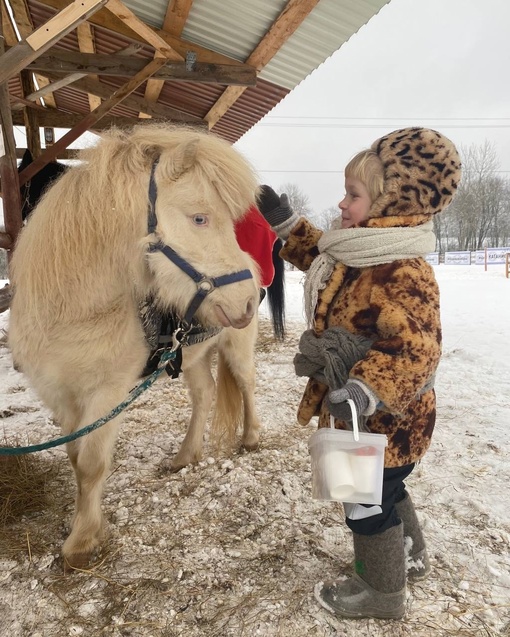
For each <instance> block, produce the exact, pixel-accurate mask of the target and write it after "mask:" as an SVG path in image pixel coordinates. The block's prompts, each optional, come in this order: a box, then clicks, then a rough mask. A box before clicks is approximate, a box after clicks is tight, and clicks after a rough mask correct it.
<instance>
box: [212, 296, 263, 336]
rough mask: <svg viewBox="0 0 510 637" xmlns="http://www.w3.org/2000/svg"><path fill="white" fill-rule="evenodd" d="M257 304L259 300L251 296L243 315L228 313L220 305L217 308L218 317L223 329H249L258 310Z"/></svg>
mask: <svg viewBox="0 0 510 637" xmlns="http://www.w3.org/2000/svg"><path fill="white" fill-rule="evenodd" d="M257 302H258V299H257V298H256V297H254V296H250V298H249V299H248V300H247V301H246V306H245V308H244V310H243V311H242V312H241V314H237V315H236V314H234V313H232V312H229V311H227V310H226V309H225V307H224V306H222V305H220V304H219V303H218V304H216V306H215V310H216V316H217V317H218V320H219V321H220V323H221V325H222V326H223V327H233V328H235V329H237V330H241V329H243V328H244V327H247V326H248V325H249V324H250V322H251V320H252V319H253V317H254V315H255V312H256V310H257Z"/></svg>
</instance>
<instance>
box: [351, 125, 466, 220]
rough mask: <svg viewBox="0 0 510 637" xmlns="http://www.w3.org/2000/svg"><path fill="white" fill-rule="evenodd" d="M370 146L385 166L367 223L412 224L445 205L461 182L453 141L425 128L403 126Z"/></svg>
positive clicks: (457, 156) (439, 210) (428, 217)
mask: <svg viewBox="0 0 510 637" xmlns="http://www.w3.org/2000/svg"><path fill="white" fill-rule="evenodd" d="M371 149H372V150H373V151H375V152H376V153H377V155H378V156H379V158H380V159H381V161H382V163H383V167H384V190H383V193H382V194H381V195H380V196H379V197H378V198H377V199H376V200H375V201H374V202H373V204H372V206H371V208H370V211H369V213H368V217H369V218H368V220H367V221H365V222H362V223H361V224H360V225H364V226H367V227H391V226H416V225H420V224H422V223H424V222H426V221H429V220H430V219H431V218H432V216H433V215H435V214H437V213H439V212H441V211H442V210H444V209H445V208H446V206H448V205H449V204H450V203H451V201H452V199H453V197H454V195H455V191H456V190H457V187H458V185H459V182H460V177H461V162H460V157H459V154H458V152H457V149H456V148H455V145H454V144H453V143H452V142H451V141H450V140H449V139H448V138H447V137H445V136H444V135H441V133H438V132H437V131H435V130H431V129H428V128H417V127H416V128H402V129H400V130H397V131H393V132H392V133H389V134H388V135H385V136H384V137H381V138H380V139H378V140H376V141H375V142H374V143H373V144H372V147H371Z"/></svg>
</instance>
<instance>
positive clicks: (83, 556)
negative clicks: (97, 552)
mask: <svg viewBox="0 0 510 637" xmlns="http://www.w3.org/2000/svg"><path fill="white" fill-rule="evenodd" d="M93 553H94V551H87V552H84V553H70V554H69V555H64V574H66V575H68V574H69V573H72V572H73V571H76V570H83V569H86V568H87V567H88V566H89V565H90V563H91V561H92V556H93Z"/></svg>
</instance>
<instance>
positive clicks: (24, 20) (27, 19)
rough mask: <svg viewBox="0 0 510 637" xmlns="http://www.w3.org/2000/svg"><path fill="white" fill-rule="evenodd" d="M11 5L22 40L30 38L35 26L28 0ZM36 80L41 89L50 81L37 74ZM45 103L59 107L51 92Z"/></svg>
mask: <svg viewBox="0 0 510 637" xmlns="http://www.w3.org/2000/svg"><path fill="white" fill-rule="evenodd" d="M10 5H11V9H12V13H13V16H14V20H15V22H16V27H17V29H18V31H19V34H20V35H21V37H22V38H26V37H28V36H29V35H30V34H31V33H32V31H33V30H34V25H33V22H32V17H31V15H30V13H29V11H28V7H27V5H26V0H13V1H12V2H10ZM35 79H36V81H37V84H38V85H39V87H40V88H44V87H45V86H46V85H47V84H48V80H46V78H44V77H42V75H37V73H36V74H35ZM25 97H27V96H25ZM44 103H45V104H46V105H47V106H49V107H50V108H56V107H57V105H56V103H55V98H54V97H53V95H52V94H51V93H49V92H47V93H46V94H45V97H44Z"/></svg>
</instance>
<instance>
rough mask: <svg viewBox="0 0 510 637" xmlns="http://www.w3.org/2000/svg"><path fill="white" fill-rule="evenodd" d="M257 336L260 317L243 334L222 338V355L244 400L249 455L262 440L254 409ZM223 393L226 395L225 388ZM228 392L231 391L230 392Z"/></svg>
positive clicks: (244, 438) (244, 444)
mask: <svg viewBox="0 0 510 637" xmlns="http://www.w3.org/2000/svg"><path fill="white" fill-rule="evenodd" d="M257 334H258V320H257V317H255V318H254V320H253V321H252V322H251V323H250V325H248V327H245V328H244V329H242V330H225V333H224V335H222V336H224V338H220V341H219V344H218V349H219V355H220V356H222V357H223V358H224V360H225V363H226V364H227V365H228V368H229V369H230V372H231V374H232V376H233V378H234V380H235V384H236V385H237V388H238V391H239V392H240V393H241V396H242V399H243V433H242V438H241V446H242V447H244V448H245V449H246V450H248V451H254V450H255V449H257V447H258V445H259V440H260V420H259V417H258V414H257V409H256V406H255V386H256V367H255V342H256V340H257ZM222 391H225V390H224V389H223V388H222ZM228 391H232V388H230V389H229V390H228ZM218 402H220V401H219V400H218Z"/></svg>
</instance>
